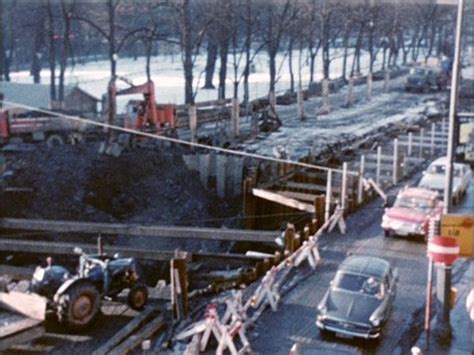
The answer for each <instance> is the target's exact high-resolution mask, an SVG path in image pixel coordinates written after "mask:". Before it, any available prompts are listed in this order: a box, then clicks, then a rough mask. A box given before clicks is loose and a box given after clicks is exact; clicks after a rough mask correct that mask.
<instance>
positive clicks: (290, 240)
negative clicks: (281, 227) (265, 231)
mask: <svg viewBox="0 0 474 355" xmlns="http://www.w3.org/2000/svg"><path fill="white" fill-rule="evenodd" d="M285 244H286V245H285V251H288V253H289V254H290V255H291V254H293V253H294V251H295V226H294V225H293V224H291V223H288V224H287V225H286V231H285Z"/></svg>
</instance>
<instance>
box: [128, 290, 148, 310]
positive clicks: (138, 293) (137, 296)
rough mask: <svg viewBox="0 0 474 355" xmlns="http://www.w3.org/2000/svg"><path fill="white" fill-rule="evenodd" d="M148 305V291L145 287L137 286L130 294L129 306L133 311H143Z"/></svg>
mask: <svg viewBox="0 0 474 355" xmlns="http://www.w3.org/2000/svg"><path fill="white" fill-rule="evenodd" d="M147 303H148V289H147V288H146V286H144V285H135V286H134V287H132V288H131V289H130V292H129V293H128V299H127V304H128V305H129V307H130V308H131V309H134V310H136V311H141V310H142V309H143V308H145V306H146V304H147Z"/></svg>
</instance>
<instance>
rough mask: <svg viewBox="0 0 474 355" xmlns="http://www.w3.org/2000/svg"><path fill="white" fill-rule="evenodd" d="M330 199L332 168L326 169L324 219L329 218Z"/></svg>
mask: <svg viewBox="0 0 474 355" xmlns="http://www.w3.org/2000/svg"><path fill="white" fill-rule="evenodd" d="M331 200H332V170H328V178H327V181H326V207H325V209H324V221H325V222H327V221H328V220H329V214H330V213H331Z"/></svg>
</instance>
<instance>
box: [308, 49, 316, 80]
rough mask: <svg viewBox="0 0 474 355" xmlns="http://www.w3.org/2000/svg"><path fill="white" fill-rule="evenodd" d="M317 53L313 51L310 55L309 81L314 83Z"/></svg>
mask: <svg viewBox="0 0 474 355" xmlns="http://www.w3.org/2000/svg"><path fill="white" fill-rule="evenodd" d="M316 55H317V53H313V52H311V54H310V56H309V83H310V84H312V83H314V63H315V62H316Z"/></svg>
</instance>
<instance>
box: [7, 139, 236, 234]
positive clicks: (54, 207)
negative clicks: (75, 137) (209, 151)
mask: <svg viewBox="0 0 474 355" xmlns="http://www.w3.org/2000/svg"><path fill="white" fill-rule="evenodd" d="M36 148H37V149H35V151H33V152H24V153H17V154H16V155H15V156H14V157H13V161H14V162H13V165H12V169H13V171H14V176H13V178H12V179H11V180H10V182H9V185H10V186H15V187H27V188H32V189H33V192H30V193H27V196H26V198H23V199H21V198H18V196H17V195H16V194H15V193H6V194H4V198H2V199H4V200H5V202H6V203H5V204H3V203H2V207H0V215H3V216H10V217H27V218H45V219H70V220H87V221H103V222H112V221H124V222H126V221H131V222H132V221H133V222H136V223H153V224H170V225H174V224H176V225H178V224H179V225H191V224H192V225H198V226H199V225H201V226H203V225H214V226H216V225H220V224H221V222H222V220H221V219H224V218H225V217H229V216H232V215H235V214H236V213H238V211H239V206H235V204H234V203H227V202H226V201H223V200H218V204H216V201H217V196H216V195H215V194H214V193H212V192H208V191H206V190H205V189H204V188H203V187H202V186H201V184H200V182H199V176H198V175H197V174H196V173H193V172H190V171H189V170H188V169H187V168H186V166H185V164H184V162H183V160H182V158H181V154H182V153H183V151H182V149H180V148H162V149H161V150H151V149H144V148H141V149H140V148H136V149H134V150H132V151H129V152H125V153H123V154H122V155H121V156H120V157H118V158H115V157H111V156H105V155H99V154H98V146H97V145H93V144H87V145H76V146H70V145H64V146H62V147H59V148H55V149H48V148H47V147H44V146H42V145H37V146H36ZM233 202H235V201H233ZM216 205H217V206H218V207H219V208H215V207H216ZM210 221H214V222H213V223H209V222H210Z"/></svg>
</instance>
